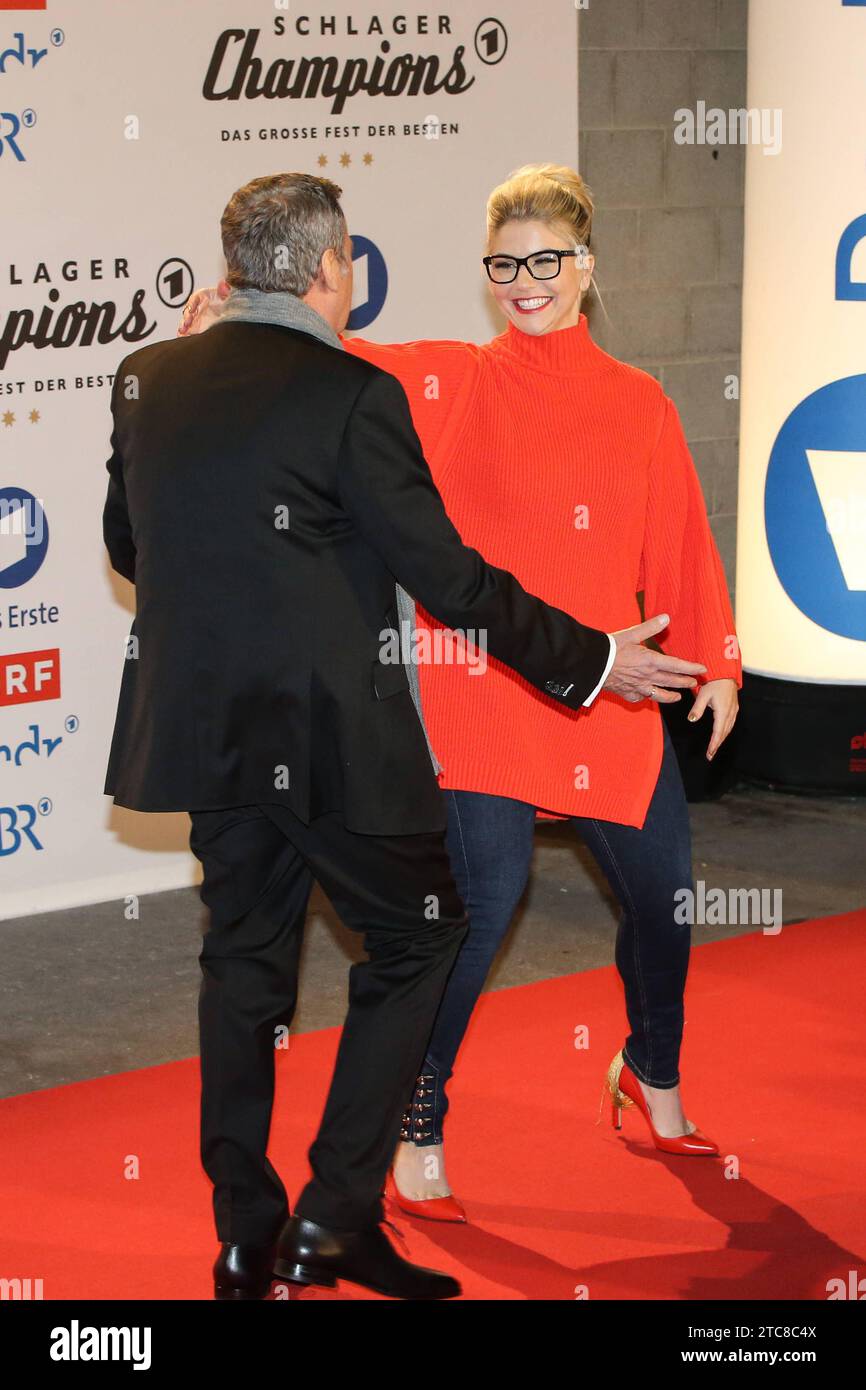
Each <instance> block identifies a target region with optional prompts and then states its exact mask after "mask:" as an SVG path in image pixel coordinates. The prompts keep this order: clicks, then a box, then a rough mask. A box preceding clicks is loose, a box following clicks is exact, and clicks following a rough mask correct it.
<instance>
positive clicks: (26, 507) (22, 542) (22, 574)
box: [0, 487, 48, 589]
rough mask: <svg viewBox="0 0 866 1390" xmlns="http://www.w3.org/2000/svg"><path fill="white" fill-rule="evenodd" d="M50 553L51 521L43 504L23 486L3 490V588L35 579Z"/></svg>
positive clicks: (0, 508) (0, 579)
mask: <svg viewBox="0 0 866 1390" xmlns="http://www.w3.org/2000/svg"><path fill="white" fill-rule="evenodd" d="M47 551H48V519H47V517H46V515H45V512H44V511H43V509H42V504H41V502H39V500H38V499H37V498H36V497H34V496H33V495H32V493H29V492H24V490H23V489H22V488H20V487H2V488H0V589H18V588H20V586H21V585H22V584H26V583H27V582H28V580H30V579H32V578H33V576H34V574H35V573H36V571H37V570H38V569H39V568H40V566H41V564H42V561H43V560H44V559H45V556H46V553H47Z"/></svg>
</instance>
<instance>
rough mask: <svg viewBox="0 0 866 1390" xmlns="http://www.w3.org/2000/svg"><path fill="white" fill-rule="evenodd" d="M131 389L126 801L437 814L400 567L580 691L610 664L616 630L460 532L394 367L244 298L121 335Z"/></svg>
mask: <svg viewBox="0 0 866 1390" xmlns="http://www.w3.org/2000/svg"><path fill="white" fill-rule="evenodd" d="M112 413H113V422H114V429H113V433H112V441H111V443H112V455H111V458H110V459H109V461H108V471H109V475H110V481H109V487H108V498H107V501H106V504H105V513H104V535H105V543H106V546H107V547H108V552H109V555H110V557H111V562H112V564H113V566H114V568H115V569H116V570H118V571H119V573H120V574H122V575H124V576H125V577H126V578H127V579H129V580H131V581H132V582H133V583H134V584H135V589H136V600H137V611H136V617H135V622H134V624H133V628H132V634H131V641H130V646H129V651H128V653H127V657H126V660H125V662H124V670H123V679H122V684H121V690H120V700H119V706H118V711H117V719H116V724H115V729H114V737H113V740H112V744H111V753H110V759H109V767H108V774H107V780H106V787H105V789H106V791H107V792H108V793H109V794H111V795H113V797H114V799H115V801H116V802H118V803H119V804H120V805H122V806H128V807H132V808H133V809H135V810H139V811H173V810H205V809H216V808H219V807H227V806H240V805H251V804H258V805H260V804H280V805H283V806H288V807H289V808H290V809H291V810H292V811H294V812H295V813H296V814H297V815H298V816H300V817H301V818H302V819H303V820H304V821H306V822H308V821H309V820H310V819H311V818H312V817H314V816H315V815H318V814H321V813H323V812H324V811H331V810H339V811H342V813H343V816H344V819H345V823H346V825H347V827H348V828H349V829H350V830H355V831H362V832H368V833H376V834H382V835H390V834H401V833H412V832H420V831H429V830H438V829H441V828H442V827H443V825H444V823H445V818H444V809H443V800H442V797H441V794H440V791H439V788H438V785H437V782H436V778H435V776H434V773H433V770H432V767H431V763H430V758H429V754H428V751H427V746H426V743H425V739H424V735H423V730H422V728H421V725H420V722H419V720H418V717H417V714H416V711H415V707H414V705H413V702H412V698H411V695H410V692H409V687H408V681H407V676H406V670H405V668H404V667H403V666H402V665H399V664H398V665H393V664H391V665H386V664H382V663H380V661H379V652H380V647H381V641H380V633H381V632H382V630H383V628H385V627H387V626H389V625H390V626H396V624H397V613H396V604H395V592H394V585H395V580H398V581H399V582H400V584H402V585H403V587H404V588H405V589H406V590H408V592H409V593H411V594H412V595H413V596H414V597H415V598H416V599H417V600H418V601H419V602H420V603H421V604H423V605H424V607H425V608H427V609H428V610H429V611H430V612H431V613H433V614H434V615H435V616H436V617H437V618H439V619H440V621H442V622H443V623H445V624H446V625H448V626H450V627H454V628H476V629H479V628H480V629H485V630H486V632H487V647H488V650H489V652H491V653H492V654H493V655H494V656H496V657H498V658H500V659H501V660H502V661H504V662H506V663H507V664H508V665H510V666H512V667H513V668H514V669H515V670H516V671H518V672H519V673H520V674H521V675H522V676H524V677H525V678H526V679H527V680H528V681H530V682H532V683H533V684H534V685H536V686H537V687H538V688H539V689H541V690H545V689H546V690H548V691H552V692H554V693H552V694H551V698H558V699H560V700H561V701H562V702H563V703H565V704H566V705H568V706H569V707H571V708H577V707H578V706H579V705H580V704H581V703H582V701H583V700H584V699H585V698H586V696H587V695H588V694H589V692H590V691H591V690H592V689H593V688H594V686H595V685H596V684H597V682H598V680H599V679H600V677H601V673H602V671H603V670H604V666H605V663H606V661H607V658H608V654H609V643H608V639H607V637H606V635H605V634H604V633H602V632H598V631H597V630H595V629H594V628H587V627H583V626H582V625H581V624H580V623H578V622H575V621H574V620H573V619H572V618H570V617H569V616H568V615H567V614H565V613H563V612H560V611H559V610H558V609H555V608H551V607H548V606H547V605H545V604H544V603H542V602H541V600H540V599H537V598H535V597H533V596H531V595H529V594H527V593H526V592H525V591H524V590H523V589H522V588H521V586H520V585H519V584H518V583H517V581H516V580H515V579H514V578H513V577H512V576H511V575H510V574H508V573H506V572H505V571H503V570H500V569H495V568H493V567H492V566H490V565H487V564H486V563H485V562H484V560H483V559H482V557H481V556H480V555H479V554H478V552H477V551H475V550H471V549H469V548H467V547H466V546H464V545H463V544H462V542H461V540H460V537H459V536H458V534H457V532H456V530H455V529H454V527H453V525H452V524H451V522H450V521H449V519H448V516H447V514H446V511H445V508H444V505H443V503H442V499H441V497H440V496H439V493H438V492H437V490H436V488H435V486H434V484H433V481H432V479H431V476H430V472H429V469H428V467H427V464H426V462H425V460H424V455H423V453H422V450H421V446H420V443H419V441H418V437H417V435H416V433H415V430H414V428H413V425H412V419H411V415H410V413H409V407H408V402H407V400H406V396H405V393H404V391H403V388H402V387H401V386H400V384H399V382H398V381H397V380H396V379H395V378H394V377H392V376H390V375H389V374H388V373H386V372H383V371H381V370H380V369H379V368H378V367H374V366H372V365H371V364H370V363H368V362H364V361H362V360H361V359H359V358H358V357H355V356H354V355H352V354H350V353H346V352H343V351H342V350H341V349H339V348H336V347H331V346H329V345H328V344H325V343H322V342H320V341H319V340H318V339H316V338H314V337H312V336H310V335H309V334H306V333H302V332H300V331H297V330H295V329H291V328H284V327H281V326H273V325H269V324H259V323H246V322H226V323H221V324H219V325H217V326H216V327H214V328H212V329H211V330H210V331H209V332H207V333H204V334H201V335H199V336H196V337H193V338H190V339H171V340H170V341H168V342H162V343H154V344H151V345H150V346H148V347H144V348H142V349H140V350H139V351H137V352H134V353H132V354H131V355H130V356H129V357H127V358H125V359H124V361H123V362H122V363H121V366H120V368H119V369H118V373H117V377H116V380H115V384H114V389H113V392H112ZM479 678H480V679H483V676H482V677H479ZM557 692H558V693H557Z"/></svg>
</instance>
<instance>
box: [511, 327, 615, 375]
mask: <svg viewBox="0 0 866 1390" xmlns="http://www.w3.org/2000/svg"><path fill="white" fill-rule="evenodd" d="M490 347H491V348H493V349H494V350H495V351H496V352H503V353H508V354H510V355H511V356H512V357H515V358H518V359H519V360H520V362H521V363H522V364H523V365H524V366H526V367H529V368H534V369H535V370H536V371H540V372H547V373H552V374H553V375H558V374H562V375H571V374H573V373H574V372H587V371H605V370H607V369H609V368H610V367H612V366H613V365H614V361H613V358H611V357H608V355H607V353H606V352H603V351H602V350H601V348H599V347H596V345H595V343H594V342H593V341H592V338H591V337H590V335H589V325H588V323H587V320H586V314H581V316H580V318H579V320H578V322H577V323H576V324H574V325H573V326H572V327H571V328H556V329H554V330H553V331H552V332H551V333H540V334H535V333H523V332H522V331H521V329H519V328H517V327H516V326H515V325H514V324H513V323H512V322H511V320H509V321H508V324H507V325H506V329H505V332H504V333H500V335H499V337H498V338H494V339H493V340H492V342H491V343H490Z"/></svg>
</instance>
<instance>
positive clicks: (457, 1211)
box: [385, 1168, 466, 1222]
mask: <svg viewBox="0 0 866 1390" xmlns="http://www.w3.org/2000/svg"><path fill="white" fill-rule="evenodd" d="M385 1193H386V1195H387V1196H388V1197H389V1198H390V1199H391V1201H392V1202H393V1203H394V1204H395V1205H396V1206H398V1207H399V1208H400V1210H401V1211H402V1212H405V1213H406V1215H407V1216H420V1217H421V1218H422V1220H424V1221H460V1222H462V1221H465V1220H466V1212H465V1210H464V1207H463V1204H462V1202H459V1201H458V1200H457V1198H456V1197H455V1196H454V1195H453V1194H452V1195H451V1196H449V1197H424V1198H422V1200H421V1201H413V1199H412V1198H411V1197H404V1196H403V1194H402V1192H401V1191H400V1189H399V1187H398V1186H397V1179H396V1178H395V1177H394V1169H393V1168H391V1169H389V1172H388V1181H387V1183H386V1184H385Z"/></svg>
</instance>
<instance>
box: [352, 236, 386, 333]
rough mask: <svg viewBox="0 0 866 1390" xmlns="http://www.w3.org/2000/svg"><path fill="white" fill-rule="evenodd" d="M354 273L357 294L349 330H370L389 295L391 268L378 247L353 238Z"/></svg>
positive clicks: (364, 240) (365, 239)
mask: <svg viewBox="0 0 866 1390" xmlns="http://www.w3.org/2000/svg"><path fill="white" fill-rule="evenodd" d="M352 272H353V275H354V280H355V290H354V294H353V297H352V312H351V314H350V315H349V322H348V324H347V325H346V326H347V328H350V329H359V328H366V327H367V325H368V324H370V323H372V322H373V320H374V319H375V318H378V317H379V315H380V314H381V312H382V308H383V305H384V303H385V300H386V298H387V295H388V268H387V266H386V265H385V258H384V256H383V255H382V252H381V251H380V250H379V248H378V246H377V245H376V243H375V242H373V241H370V240H369V239H368V238H367V237H365V236H353V237H352Z"/></svg>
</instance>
